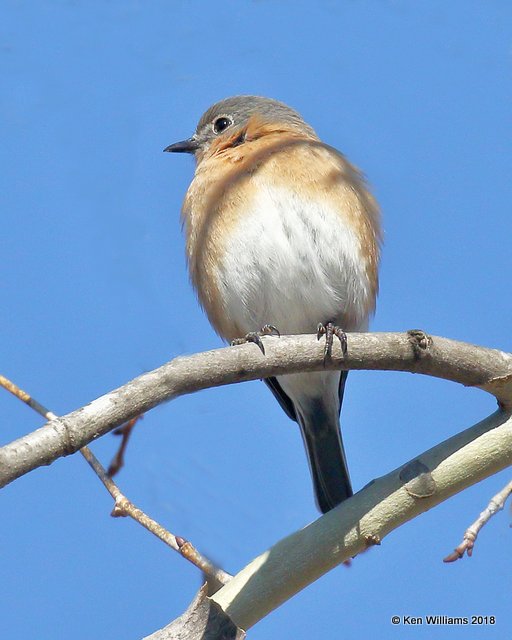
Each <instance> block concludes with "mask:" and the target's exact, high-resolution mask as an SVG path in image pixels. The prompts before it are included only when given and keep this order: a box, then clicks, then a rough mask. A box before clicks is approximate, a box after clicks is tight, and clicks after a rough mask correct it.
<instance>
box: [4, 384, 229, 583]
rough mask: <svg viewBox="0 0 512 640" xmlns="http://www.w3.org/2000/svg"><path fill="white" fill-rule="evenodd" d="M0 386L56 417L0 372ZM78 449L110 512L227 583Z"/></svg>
mask: <svg viewBox="0 0 512 640" xmlns="http://www.w3.org/2000/svg"><path fill="white" fill-rule="evenodd" d="M0 386H2V387H4V389H7V391H9V392H10V393H12V394H13V395H14V396H16V398H18V399H19V400H21V401H22V402H24V403H25V404H27V405H28V406H29V407H31V408H32V409H34V411H36V412H37V413H39V414H40V415H42V416H43V417H44V418H46V419H49V420H54V419H57V416H56V415H55V414H54V413H52V412H51V411H50V410H49V409H47V408H46V407H44V406H43V405H42V404H40V403H39V402H37V400H35V399H34V398H32V396H30V395H29V394H28V393H27V392H26V391H23V389H20V388H19V387H18V385H16V384H14V382H11V381H10V380H8V379H7V378H6V377H4V376H0ZM80 453H81V454H82V455H83V457H84V458H85V459H86V460H87V462H88V463H89V466H90V467H91V468H92V470H93V471H94V473H95V474H96V475H97V476H98V478H99V479H100V480H101V482H102V483H103V485H104V487H105V488H106V490H107V491H108V492H109V493H110V495H111V496H112V497H113V498H114V501H115V505H114V509H113V510H112V513H111V515H112V516H113V517H116V518H119V517H122V516H129V517H130V518H132V519H133V520H135V521H136V522H138V523H139V524H141V525H142V526H143V527H144V528H145V529H147V531H149V532H150V533H152V534H153V535H155V536H156V537H157V538H159V539H160V540H162V542H165V544H166V545H168V546H169V547H171V549H174V550H175V551H177V552H178V553H180V554H181V555H182V556H183V557H184V558H185V559H186V560H188V561H189V562H191V563H192V564H193V565H195V566H196V567H197V568H198V569H200V570H201V571H202V572H203V573H204V574H206V575H207V576H209V577H210V578H211V579H213V580H214V581H218V582H220V583H222V584H226V582H228V581H229V580H230V579H231V576H230V574H229V573H226V572H225V571H223V570H222V569H220V568H219V567H217V566H215V565H214V564H213V562H211V561H210V560H208V558H206V557H205V556H203V555H202V554H201V553H199V551H198V550H197V549H196V548H195V547H194V546H193V545H192V544H191V543H190V542H188V541H187V540H185V539H184V538H182V537H180V536H175V535H174V534H172V533H171V532H170V531H167V529H165V528H164V527H162V525H161V524H159V523H158V522H157V521H156V520H153V518H150V517H149V516H148V515H146V514H145V513H144V512H143V511H142V510H141V509H139V508H138V507H136V506H135V505H134V504H133V502H131V500H128V498H127V497H126V496H125V495H124V494H123V493H121V490H120V489H119V487H118V486H117V485H116V484H115V482H114V481H113V480H112V478H111V477H110V476H109V475H108V473H107V472H106V471H105V469H104V468H103V466H102V465H101V463H100V461H99V460H98V459H97V458H96V456H95V455H94V454H93V452H92V451H91V450H90V449H89V447H82V448H81V449H80Z"/></svg>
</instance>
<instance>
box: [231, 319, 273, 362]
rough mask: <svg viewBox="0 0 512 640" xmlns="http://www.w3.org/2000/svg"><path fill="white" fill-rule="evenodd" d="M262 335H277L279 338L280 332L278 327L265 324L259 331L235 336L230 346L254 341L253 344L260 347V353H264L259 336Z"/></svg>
mask: <svg viewBox="0 0 512 640" xmlns="http://www.w3.org/2000/svg"><path fill="white" fill-rule="evenodd" d="M263 336H277V337H278V338H280V337H281V334H280V333H279V331H278V329H276V328H275V327H274V325H272V324H266V325H265V326H263V327H262V328H261V329H260V331H250V332H249V333H248V334H246V335H245V336H244V337H243V338H235V339H234V340H231V346H232V347H234V346H235V345H237V344H245V343H247V342H254V344H255V345H257V346H258V347H259V348H260V349H261V353H262V354H263V355H265V347H264V346H263V342H262V341H261V338H262V337H263Z"/></svg>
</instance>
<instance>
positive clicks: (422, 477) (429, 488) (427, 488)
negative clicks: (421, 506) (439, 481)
mask: <svg viewBox="0 0 512 640" xmlns="http://www.w3.org/2000/svg"><path fill="white" fill-rule="evenodd" d="M399 478H400V480H402V482H403V483H404V488H405V490H406V491H407V493H408V494H409V495H410V496H411V497H412V498H429V497H430V496H433V495H434V493H435V492H436V489H437V487H436V483H435V480H434V478H433V477H432V474H431V473H430V469H429V468H428V467H427V466H426V465H425V464H423V462H421V460H418V459H416V460H413V461H412V462H410V463H409V464H406V465H405V467H402V469H401V471H400V473H399Z"/></svg>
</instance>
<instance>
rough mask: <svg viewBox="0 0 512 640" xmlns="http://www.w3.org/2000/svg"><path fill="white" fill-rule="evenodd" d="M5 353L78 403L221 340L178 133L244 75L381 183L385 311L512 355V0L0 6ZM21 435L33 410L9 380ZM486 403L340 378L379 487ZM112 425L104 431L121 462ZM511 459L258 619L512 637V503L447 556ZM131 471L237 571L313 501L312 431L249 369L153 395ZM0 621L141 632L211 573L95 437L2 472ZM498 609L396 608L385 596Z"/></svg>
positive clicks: (275, 625)
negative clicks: (180, 547)
mask: <svg viewBox="0 0 512 640" xmlns="http://www.w3.org/2000/svg"><path fill="white" fill-rule="evenodd" d="M0 25H1V26H0V69H1V70H0V82H1V88H2V91H1V98H0V127H1V139H2V154H1V172H0V203H1V205H0V206H1V211H2V214H1V215H2V233H1V234H0V250H1V256H2V275H1V278H0V292H1V300H2V304H1V306H0V321H1V325H2V332H1V336H0V356H1V362H2V373H4V374H5V375H7V376H9V377H10V378H12V379H13V380H14V381H16V382H17V383H18V384H19V385H21V386H22V387H24V388H26V389H27V390H28V391H30V392H31V393H32V394H33V395H34V396H35V397H36V398H37V399H38V400H40V401H41V402H42V403H43V404H45V405H47V406H48V407H49V408H51V409H52V410H53V411H54V412H56V413H61V414H62V413H66V412H68V411H70V410H72V409H75V408H77V407H79V406H81V405H83V404H85V403H86V402H88V401H89V400H91V399H93V398H95V397H97V396H99V395H101V394H103V393H104V392H106V391H108V390H110V389H112V388H114V387H116V386H118V385H120V384H122V383H124V382H126V381H128V380H129V379H131V378H133V377H135V376H136V375H138V374H140V373H141V372H143V371H147V370H150V369H152V368H154V367H156V366H158V365H159V364H161V363H163V362H165V361H167V360H169V359H171V358H173V357H174V356H177V355H180V354H184V353H193V352H197V351H202V350H206V349H211V348H215V347H218V346H221V343H220V340H219V338H218V337H217V336H216V335H215V334H214V333H213V331H212V330H211V329H210V327H209V324H208V322H207V320H206V318H205V316H204V315H203V313H202V312H201V310H200V308H199V306H198V304H197V301H196V299H195V295H194V293H193V291H192V289H191V287H190V285H189V283H188V276H187V273H186V269H185V260H184V250H183V238H182V234H181V229H180V223H179V209H180V205H181V201H182V198H183V195H184V193H185V191H186V188H187V185H188V183H189V181H190V178H191V176H192V172H193V163H192V160H191V159H190V158H188V157H179V156H178V157H175V156H169V155H168V154H163V153H162V149H163V148H164V147H165V146H166V145H168V144H169V143H171V142H174V141H176V140H181V139H183V138H185V137H187V136H188V135H190V134H191V133H192V131H193V129H194V127H195V124H196V121H197V119H198V118H199V116H200V115H201V114H202V112H203V111H204V110H205V109H206V108H207V107H208V106H209V105H210V104H211V103H212V102H215V101H216V100H218V99H221V98H224V97H226V96H229V95H234V94H239V93H252V94H261V95H266V96H270V97H274V98H278V99H280V100H283V101H285V102H287V103H288V104H290V105H292V106H293V107H295V108H296V109H297V110H299V111H300V112H301V113H302V114H303V116H304V117H305V119H306V120H307V121H309V122H310V123H311V124H312V125H313V126H314V127H315V129H316V130H317V132H318V133H319V135H320V136H321V137H322V139H323V140H325V141H326V142H328V143H329V144H331V145H333V146H335V147H337V148H338V149H340V150H341V151H343V152H344V153H345V154H347V155H348V157H349V158H350V159H351V160H352V161H353V162H354V163H355V164H357V165H358V166H360V167H361V168H362V169H363V170H364V171H365V173H366V175H367V176H368V179H369V181H370V183H371V184H372V186H373V190H374V192H375V194H376V196H377V198H378V200H379V202H380V204H381V206H382V210H383V216H384V228H385V246H384V254H383V261H382V269H381V293H380V297H379V301H378V307H377V313H376V316H375V319H374V321H373V325H372V328H373V329H374V330H377V331H403V330H406V329H409V328H417V327H420V328H423V329H425V330H427V331H429V332H430V333H433V334H438V335H444V336H447V337H451V338H456V339H460V340H466V341H469V342H475V343H478V344H482V345H487V346H491V347H497V348H501V349H504V350H508V351H510V350H512V344H511V338H510V331H509V329H510V317H511V302H510V297H509V292H510V252H509V245H510V237H511V234H512V216H511V204H510V203H511V200H512V187H511V180H510V126H511V110H512V109H511V104H512V91H511V82H510V78H511V63H512V58H511V54H512V26H511V25H512V7H511V6H510V5H509V4H508V3H504V2H495V1H491V2H477V1H464V2H462V1H452V2H450V3H446V2H440V1H437V0H432V1H429V2H405V1H404V0H394V1H384V0H382V1H380V2H377V1H366V2H365V1H358V2H348V1H347V0H344V1H343V2H332V1H330V2H328V1H327V0H326V1H324V2H318V3H315V4H314V5H313V4H312V3H311V2H305V1H303V0H295V1H294V2H289V1H288V2H285V1H283V2H279V3H273V2H270V1H268V0H260V1H254V2H235V1H234V0H226V1H225V2H224V3H222V4H213V3H208V2H183V1H176V2H164V1H162V0H155V1H154V2H151V3H144V2H140V1H139V2H136V1H134V0H132V1H130V0H128V1H125V2H121V1H119V0H112V1H110V2H105V1H104V2H98V1H91V2H84V1H83V0H82V1H81V0H74V1H73V0H68V1H65V0H61V1H57V0H55V1H53V2H50V1H46V0H39V2H37V3H34V2H26V1H25V2H23V1H17V2H15V1H13V0H6V1H5V2H4V3H2V7H1V9H0ZM0 409H1V411H2V416H3V420H2V438H1V440H2V442H8V441H10V440H12V439H14V438H16V437H19V436H20V435H22V434H24V433H26V432H29V431H31V430H33V429H34V428H36V427H38V426H40V424H42V421H41V420H39V419H38V417H37V416H36V415H35V414H32V413H31V411H30V410H29V409H27V408H26V407H24V406H22V405H21V404H20V403H18V402H17V401H16V400H15V399H13V398H11V397H9V396H8V395H7V394H6V393H0ZM493 410H494V402H493V399H492V398H490V397H488V396H487V395H485V394H484V393H483V392H480V391H478V390H472V389H464V388H461V387H459V386H457V385H454V384H452V383H448V382H444V381H439V380H434V379H429V378H426V377H421V376H412V375H410V374H399V373H378V372H355V373H352V374H351V375H350V376H349V380H348V383H347V389H346V393H345V402H344V407H343V414H342V422H343V431H344V438H345V443H346V449H347V455H348V459H349V465H350V470H351V475H352V480H353V483H354V485H355V487H356V488H361V487H362V486H363V485H365V484H366V483H367V482H368V481H370V480H371V479H372V478H375V477H378V476H380V475H382V474H384V473H386V472H387V471H389V470H391V469H393V468H395V467H397V466H398V465H399V464H401V463H403V462H405V461H406V460H408V459H410V458H412V457H413V456H415V455H416V454H418V453H420V452H421V451H423V450H425V449H426V448H429V447H430V446H432V445H434V444H435V443H437V442H439V441H441V440H443V439H445V438H447V437H449V436H450V435H452V434H454V433H456V432H457V431H459V430H461V429H463V428H465V427H466V426H468V425H470V424H472V423H474V422H476V421H478V420H479V419H481V418H482V417H484V416H485V415H487V414H488V413H490V412H492V411H493ZM115 446H116V441H115V439H114V437H113V436H107V437H105V438H104V439H103V440H102V441H100V442H98V443H96V444H95V445H94V451H95V452H96V453H97V454H98V455H99V456H100V457H101V459H102V460H103V461H104V462H105V463H108V461H109V459H110V457H111V455H112V454H113V452H114V450H115ZM508 478H509V473H508V472H504V473H502V474H500V475H498V476H495V477H493V478H491V479H489V480H487V481H485V482H482V483H481V484H479V485H478V486H476V487H473V488H472V489H470V490H468V491H466V492H464V493H462V494H460V495H458V496H456V497H454V498H452V499H451V500H449V501H448V502H447V503H445V504H443V505H441V506H440V507H438V508H436V509H434V510H432V511H431V512H429V513H427V514H425V515H423V516H421V517H420V518H418V519H416V520H415V521H413V522H411V523H409V524H407V525H406V526H404V527H402V528H401V529H400V530H399V531H396V532H394V533H393V534H391V535H390V536H389V537H388V538H386V539H385V541H384V542H383V544H382V546H381V547H379V548H376V549H372V550H371V551H369V552H368V553H366V554H364V555H363V556H361V557H359V558H357V559H356V560H355V561H354V563H353V565H352V567H351V568H350V569H346V568H344V567H340V568H338V569H336V570H334V571H332V572H331V573H329V574H328V575H327V576H325V577H324V578H322V579H321V580H319V581H318V582H317V583H315V584H314V585H312V586H311V587H309V588H308V589H307V590H305V591H304V592H302V593H301V594H299V595H298V596H297V597H296V598H294V599H293V600H292V601H290V602H288V603H286V604H285V605H284V606H282V607H281V608H280V609H279V610H278V611H276V612H274V613H273V614H272V615H270V616H269V617H268V618H266V619H265V620H263V621H262V622H261V623H260V624H259V625H258V626H257V627H255V628H254V629H253V630H252V632H251V637H252V638H255V639H259V640H266V639H270V638H275V637H289V638H296V639H299V640H301V639H303V638H304V639H305V638H316V637H318V638H320V637H324V636H329V637H346V638H352V637H379V638H382V639H384V640H387V639H388V638H410V637H412V636H413V633H414V637H417V638H425V637H428V638H446V637H447V634H448V633H449V637H450V638H459V637H460V638H462V637H464V638H467V637H478V638H483V637H496V638H501V637H505V634H506V633H510V631H511V630H512V624H511V622H510V601H509V590H510V580H511V579H510V576H511V574H512V560H511V554H510V553H509V550H510V544H511V535H512V533H511V530H510V528H509V525H510V522H511V516H510V512H509V511H508V510H505V511H504V512H503V513H501V514H499V515H498V516H497V517H496V518H495V519H494V521H493V522H492V523H491V524H490V525H489V526H488V527H487V528H486V529H485V530H484V532H482V534H481V536H480V538H479V540H478V543H477V548H476V550H475V554H474V556H473V558H471V559H469V560H468V559H465V560H463V561H461V562H458V563H456V564H454V565H449V566H447V565H443V563H442V562H441V560H442V558H443V556H444V555H446V554H447V553H448V552H450V551H451V550H452V549H453V547H454V546H455V545H456V544H458V542H459V541H460V538H461V536H462V533H463V531H464V529H465V528H466V527H467V526H468V525H469V524H470V523H471V522H472V521H473V520H474V519H475V517H476V516H477V515H478V513H479V512H480V511H481V509H482V508H483V507H484V506H485V504H486V503H487V501H488V499H489V498H490V497H491V496H492V495H493V494H494V493H496V491H497V490H498V489H499V488H501V486H502V485H503V484H504V483H505V482H506V481H507V480H508ZM119 483H120V486H121V487H122V489H123V490H125V492H126V493H127V494H128V495H129V496H130V497H131V498H132V499H133V500H134V501H135V502H136V503H137V504H138V505H139V506H141V507H142V508H144V509H145V510H146V511H147V512H148V513H149V514H150V515H152V516H153V517H155V518H156V519H158V520H160V521H161V522H162V523H163V524H165V525H167V526H168V527H169V528H170V529H171V530H172V531H174V532H175V533H178V534H180V535H183V536H185V537H187V538H190V539H191V540H192V541H193V542H194V544H196V545H197V546H198V548H200V549H201V550H203V551H204V552H206V553H208V554H210V555H211V556H212V557H213V558H214V559H216V560H217V561H218V562H219V563H221V564H222V565H223V566H224V567H225V568H226V569H227V570H228V571H231V572H236V571H237V569H240V568H241V567H242V566H243V565H244V564H246V562H248V561H249V560H250V559H251V558H252V557H254V556H255V555H256V554H258V553H259V552H261V551H263V550H264V549H266V548H267V547H268V546H270V545H271V544H272V543H273V542H275V541H276V540H278V539H279V538H281V537H283V536H285V535H286V534H288V533H290V532H291V531H294V530H296V529H298V528H300V527H302V526H304V525H305V524H307V523H308V522H310V521H311V520H312V519H314V518H315V517H316V515H317V514H316V510H315V507H314V502H313V498H312V491H311V486H310V478H309V474H308V469H307V463H306V460H305V456H304V452H303V450H302V442H301V438H300V436H299V432H298V429H297V428H296V426H295V425H294V424H293V423H291V422H290V421H289V420H288V419H287V418H286V416H285V415H284V414H283V413H282V412H281V410H280V408H279V407H278V405H277V403H276V402H275V401H274V399H273V397H272V396H271V394H270V393H269V392H268V391H267V390H266V389H265V388H264V385H262V384H261V383H258V382H253V383H247V384H243V385H237V386H231V387H226V388H223V389H215V390H210V391H206V392H203V393H200V394H195V395H193V396H189V397H186V398H181V399H179V400H177V401H175V402H172V403H169V404H166V405H164V406H162V407H159V408H157V409H156V410H154V411H153V412H151V413H150V414H148V415H147V416H146V417H145V419H144V421H143V422H142V423H141V425H140V427H138V429H137V431H136V433H135V435H134V437H133V440H132V443H131V445H130V450H129V453H128V461H127V467H126V468H125V469H124V470H123V472H122V473H121V475H120V477H119ZM1 500H2V502H1V504H2V515H3V518H2V522H3V524H2V525H1V526H0V546H1V549H2V585H3V597H2V598H1V599H0V635H1V636H2V637H4V636H5V637H9V636H10V635H14V633H16V634H17V635H18V636H19V637H23V638H24V639H26V640H31V639H35V638H38V639H39V638H61V637H62V638H64V637H70V636H71V635H72V636H73V638H74V639H75V640H80V639H82V638H83V639H89V638H92V637H105V638H106V637H109V638H126V639H128V638H134V639H136V638H140V637H142V636H143V635H145V634H148V633H150V632H151V631H153V630H154V629H156V628H159V627H161V626H163V625H164V624H165V623H166V622H168V621H169V620H170V619H172V618H174V617H175V616H177V615H178V614H180V613H181V612H182V611H183V610H184V608H185V607H186V606H187V605H188V603H189V602H190V600H191V598H192V597H193V595H194V593H195V592H196V590H197V588H198V587H199V576H198V575H197V572H196V571H195V570H194V568H193V567H191V566H188V565H187V564H186V563H185V562H184V561H183V560H181V558H179V557H178V556H177V555H176V554H173V553H172V552H170V551H168V550H167V549H166V548H165V547H164V546H163V545H162V544H161V543H159V542H158V541H156V540H154V539H153V538H152V537H150V536H149V535H148V534H147V533H146V532H145V531H144V530H143V529H142V528H140V527H139V526H138V525H136V524H134V523H132V522H129V521H126V520H124V519H120V520H114V519H111V518H110V517H109V515H108V514H109V512H110V509H111V501H110V499H109V496H108V495H107V494H106V492H105V491H104V489H103V488H102V487H101V485H100V484H99V482H98V481H97V479H96V478H95V477H94V476H93V475H92V474H91V472H90V471H89V469H88V467H87V465H86V463H85V462H84V461H83V460H82V459H81V458H80V457H78V456H74V457H70V458H67V459H65V460H59V461H58V462H56V463H55V464H53V465H52V466H51V467H49V468H46V469H39V470H37V471H36V472H34V473H32V474H30V475H28V476H26V477H24V478H22V479H20V480H18V481H17V482H15V483H13V484H12V485H10V486H8V487H7V488H5V489H3V490H2V492H1ZM400 614H410V615H427V614H444V615H451V616H465V615H466V616H470V615H472V614H482V615H486V614H487V615H495V616H496V618H497V625H496V626H494V627H487V628H485V629H482V628H478V629H476V628H472V629H470V630H468V629H466V628H454V629H450V631H449V632H447V631H446V629H443V628H441V627H439V628H432V627H429V628H428V629H426V628H425V627H422V628H415V630H414V632H412V631H411V630H410V629H409V628H404V627H393V626H392V625H391V623H390V618H391V616H392V615H400Z"/></svg>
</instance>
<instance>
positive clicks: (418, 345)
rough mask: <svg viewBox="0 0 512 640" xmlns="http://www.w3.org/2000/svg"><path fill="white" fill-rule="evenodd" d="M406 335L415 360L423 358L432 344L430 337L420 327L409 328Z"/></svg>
mask: <svg viewBox="0 0 512 640" xmlns="http://www.w3.org/2000/svg"><path fill="white" fill-rule="evenodd" d="M407 337H408V338H409V342H410V343H411V347H412V350H413V353H414V358H415V359H416V360H419V359H420V358H423V357H424V356H425V355H426V354H427V351H428V350H429V349H430V347H431V346H432V338H431V337H430V336H429V335H428V333H425V331H423V330H422V329H409V331H408V332H407Z"/></svg>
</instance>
